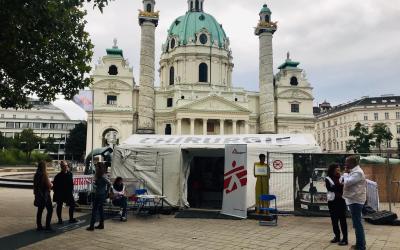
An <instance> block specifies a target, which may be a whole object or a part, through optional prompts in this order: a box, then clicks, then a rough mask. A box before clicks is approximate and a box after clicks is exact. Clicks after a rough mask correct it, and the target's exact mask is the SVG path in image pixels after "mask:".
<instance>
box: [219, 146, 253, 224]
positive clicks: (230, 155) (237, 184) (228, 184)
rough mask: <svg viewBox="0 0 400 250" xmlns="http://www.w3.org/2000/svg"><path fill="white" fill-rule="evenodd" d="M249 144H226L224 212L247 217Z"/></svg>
mask: <svg viewBox="0 0 400 250" xmlns="http://www.w3.org/2000/svg"><path fill="white" fill-rule="evenodd" d="M246 194H247V145H244V144H243V145H241V144H239V145H226V146H225V171H224V190H223V201H222V212H221V213H222V214H225V215H230V216H234V217H238V218H243V219H246V218H247V204H246V200H247V199H246Z"/></svg>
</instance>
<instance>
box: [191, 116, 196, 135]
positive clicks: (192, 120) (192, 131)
mask: <svg viewBox="0 0 400 250" xmlns="http://www.w3.org/2000/svg"><path fill="white" fill-rule="evenodd" d="M194 122H195V119H193V118H190V134H191V135H194Z"/></svg>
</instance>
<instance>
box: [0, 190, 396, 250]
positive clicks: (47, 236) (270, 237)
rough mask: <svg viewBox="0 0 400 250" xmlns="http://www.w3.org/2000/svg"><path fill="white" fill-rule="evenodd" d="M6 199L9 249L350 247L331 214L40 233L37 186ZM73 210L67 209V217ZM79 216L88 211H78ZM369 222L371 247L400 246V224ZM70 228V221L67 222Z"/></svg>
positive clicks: (1, 238)
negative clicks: (267, 221) (335, 236)
mask: <svg viewBox="0 0 400 250" xmlns="http://www.w3.org/2000/svg"><path fill="white" fill-rule="evenodd" d="M0 199H1V201H2V202H1V203H0V220H1V223H0V244H1V245H0V248H1V249H9V248H10V247H9V246H12V245H14V246H15V245H17V246H18V247H21V248H22V249H55V248H57V249H348V248H349V247H339V246H337V245H333V244H330V243H329V240H330V239H331V238H332V232H331V225H330V220H329V218H307V217H294V216H288V217H280V218H279V225H278V227H261V226H259V225H258V223H257V221H254V220H207V219H176V218H174V216H172V215H171V216H165V215H161V217H160V218H157V216H153V217H148V218H142V217H136V216H132V215H130V218H129V220H128V222H126V223H122V222H119V221H116V220H107V221H106V222H105V227H106V228H105V230H96V231H94V232H88V231H86V230H85V226H83V225H82V226H81V227H79V228H77V229H74V230H71V231H67V232H60V231H61V230H60V229H59V230H58V233H56V234H51V233H37V232H35V231H34V230H32V229H34V228H35V218H34V217H35V212H36V208H34V207H33V194H32V191H31V190H21V189H8V188H0ZM67 214H68V213H67V210H65V211H64V212H63V216H64V218H66V217H67ZM77 216H83V214H79V213H78V214H77ZM82 218H83V217H82ZM86 218H87V216H86ZM55 221H56V219H55V214H53V222H55ZM83 222H84V221H82V223H83ZM86 222H87V221H86ZM348 223H349V228H350V232H349V236H350V239H349V240H350V243H354V242H355V239H354V231H353V229H351V222H350V220H349V221H348ZM365 225H366V235H367V243H368V246H369V249H400V228H398V227H392V226H373V225H369V224H365ZM68 227H69V226H68V225H67V224H66V225H65V226H63V228H68ZM26 239H29V240H26ZM14 241H16V242H14ZM7 242H8V243H7ZM26 242H28V243H29V244H27V243H26ZM5 246H6V248H3V247H5Z"/></svg>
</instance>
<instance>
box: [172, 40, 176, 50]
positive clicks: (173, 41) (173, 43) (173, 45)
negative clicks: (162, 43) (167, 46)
mask: <svg viewBox="0 0 400 250" xmlns="http://www.w3.org/2000/svg"><path fill="white" fill-rule="evenodd" d="M173 48H175V39H172V40H171V49H173Z"/></svg>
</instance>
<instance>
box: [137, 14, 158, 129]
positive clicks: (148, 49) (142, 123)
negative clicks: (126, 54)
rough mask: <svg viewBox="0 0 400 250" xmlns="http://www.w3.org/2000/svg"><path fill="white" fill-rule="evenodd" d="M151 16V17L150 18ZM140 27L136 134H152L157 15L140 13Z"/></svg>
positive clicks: (153, 125) (153, 127)
mask: <svg viewBox="0 0 400 250" xmlns="http://www.w3.org/2000/svg"><path fill="white" fill-rule="evenodd" d="M151 15H153V16H151ZM139 24H140V27H141V41H140V44H141V50H140V80H139V83H140V85H139V124H138V130H137V133H138V134H154V132H155V124H154V119H155V117H154V109H155V94H154V77H155V72H154V68H155V66H154V64H155V49H154V47H155V30H156V26H157V25H158V14H157V13H150V12H146V11H140V13H139Z"/></svg>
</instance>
